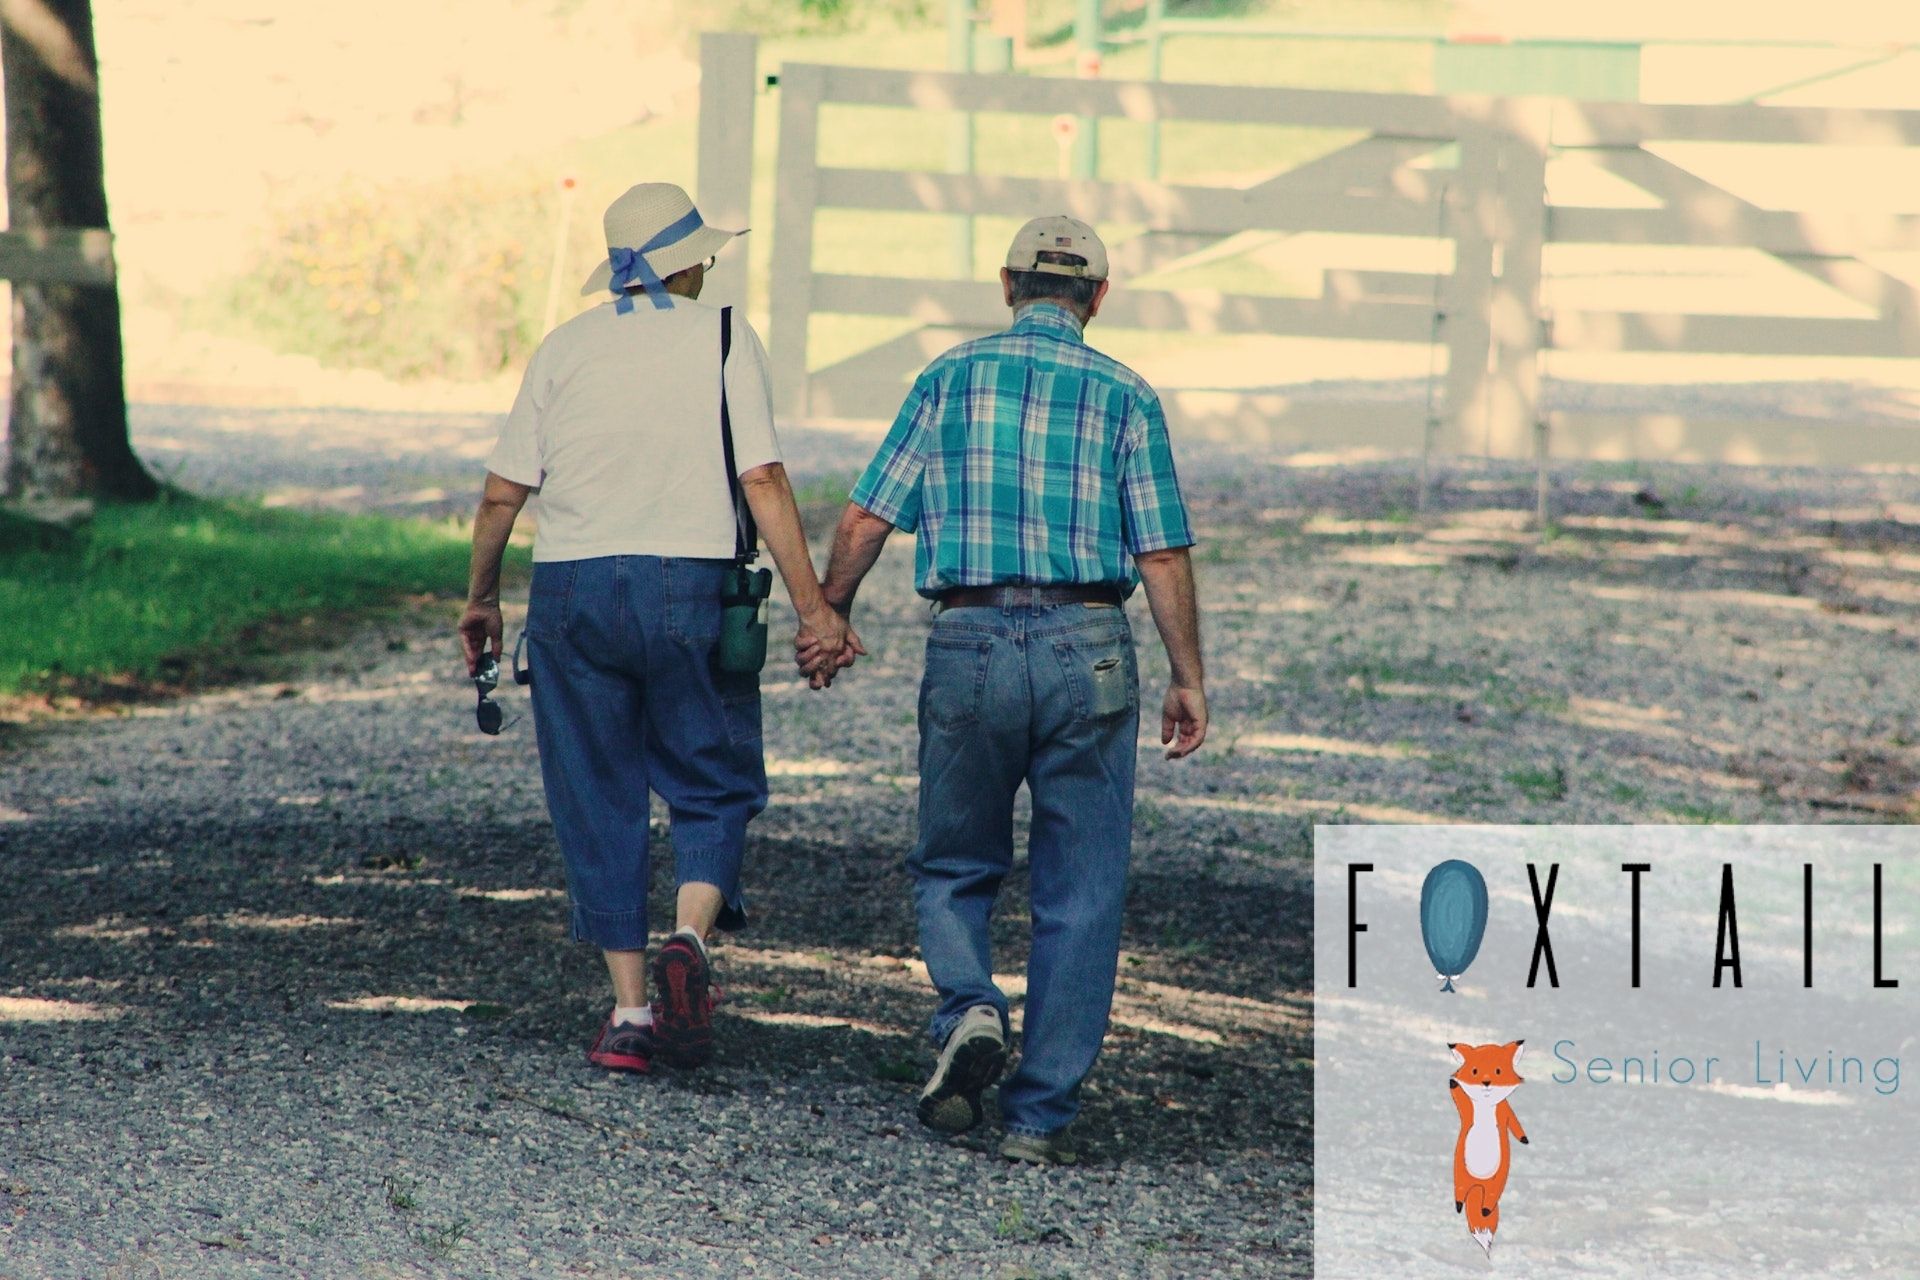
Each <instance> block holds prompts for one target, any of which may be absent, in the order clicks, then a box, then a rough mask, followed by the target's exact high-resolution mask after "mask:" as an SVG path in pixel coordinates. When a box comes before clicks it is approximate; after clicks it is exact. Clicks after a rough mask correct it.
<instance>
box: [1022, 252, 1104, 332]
mask: <svg viewBox="0 0 1920 1280" xmlns="http://www.w3.org/2000/svg"><path fill="white" fill-rule="evenodd" d="M1037 260H1038V261H1040V262H1046V263H1051V264H1053V265H1054V266H1059V267H1084V266H1086V265H1087V260H1086V259H1085V258H1083V257H1081V256H1080V255H1079V254H1077V253H1057V252H1055V251H1054V250H1051V249H1043V250H1041V251H1040V253H1039V254H1038V255H1037ZM1011 274H1012V276H1013V305H1014V306H1016V307H1017V306H1020V305H1021V304H1023V303H1028V302H1064V303H1066V304H1067V305H1068V306H1069V307H1072V308H1073V309H1074V310H1075V311H1077V312H1079V313H1080V314H1081V315H1082V316H1084V315H1086V313H1087V312H1088V311H1089V310H1091V309H1092V307H1093V295H1094V294H1096V293H1098V292H1100V284H1101V282H1100V281H1098V280H1089V279H1087V278H1086V277H1085V276H1057V275H1054V274H1053V273H1052V272H1050V271H1015V272H1012V273H1011Z"/></svg>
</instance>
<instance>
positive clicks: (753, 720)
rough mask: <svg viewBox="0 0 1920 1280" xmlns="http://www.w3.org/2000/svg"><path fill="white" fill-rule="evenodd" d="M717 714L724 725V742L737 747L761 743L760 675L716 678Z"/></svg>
mask: <svg viewBox="0 0 1920 1280" xmlns="http://www.w3.org/2000/svg"><path fill="white" fill-rule="evenodd" d="M714 686H715V687H716V688H717V689H719V691H720V714H721V717H722V718H723V719H724V720H725V721H726V723H727V741H729V742H731V743H732V744H733V745H734V746H736V747H744V746H746V745H747V744H749V743H754V742H758V741H760V733H761V723H760V675H759V673H758V672H754V673H752V674H749V675H736V674H732V673H727V674H716V675H715V676H714Z"/></svg>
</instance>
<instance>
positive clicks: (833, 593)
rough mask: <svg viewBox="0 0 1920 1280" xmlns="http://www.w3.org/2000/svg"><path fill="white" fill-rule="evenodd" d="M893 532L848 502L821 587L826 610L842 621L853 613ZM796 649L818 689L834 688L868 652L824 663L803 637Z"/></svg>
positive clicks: (849, 653)
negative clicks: (838, 676) (856, 599)
mask: <svg viewBox="0 0 1920 1280" xmlns="http://www.w3.org/2000/svg"><path fill="white" fill-rule="evenodd" d="M893 529H894V526H893V525H891V524H889V523H888V522H887V521H885V520H882V519H881V518H880V517H879V516H876V515H874V514H873V513H872V512H871V511H868V510H867V509H866V508H865V507H862V506H860V505H859V504H858V503H853V502H849V503H848V504H847V509H846V510H845V511H843V512H841V514H840V523H839V525H838V526H837V527H836V528H835V529H834V531H833V553H832V555H831V556H829V557H828V559H827V576H826V577H825V578H824V579H823V580H822V582H821V586H820V590H821V592H822V594H823V595H824V596H825V597H826V602H827V606H828V607H829V608H831V609H833V610H834V611H835V612H836V613H838V614H839V615H840V616H841V617H843V618H844V617H846V616H848V615H849V614H850V613H851V612H852V610H853V597H854V594H855V593H856V592H858V591H859V590H860V582H861V580H862V579H864V578H865V577H866V576H867V570H869V569H871V568H873V564H874V561H876V560H878V559H879V558H880V548H881V547H882V546H883V545H884V544H885V543H886V541H887V535H888V534H890V533H892V532H893ZM793 647H794V650H795V652H794V658H793V660H794V663H795V664H796V665H797V666H799V668H800V669H801V670H802V671H804V672H806V673H807V674H808V675H809V676H811V677H812V683H813V687H814V688H816V689H818V688H821V687H822V686H824V685H827V684H831V683H832V682H833V677H834V674H835V673H836V672H838V671H840V670H841V669H842V668H845V667H850V666H852V665H853V659H854V655H855V653H858V654H861V655H863V656H864V655H865V653H866V650H865V649H849V650H848V651H846V652H844V653H842V654H841V655H840V657H839V658H838V659H837V660H836V661H834V662H831V663H828V662H823V661H822V656H821V653H820V649H819V647H818V646H817V645H812V644H809V643H807V642H806V638H805V637H804V636H803V637H800V638H797V639H796V640H795V641H794V642H793Z"/></svg>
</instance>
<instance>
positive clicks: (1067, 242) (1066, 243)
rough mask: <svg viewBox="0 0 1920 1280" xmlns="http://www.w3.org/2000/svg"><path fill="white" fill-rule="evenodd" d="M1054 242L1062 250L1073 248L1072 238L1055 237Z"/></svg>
mask: <svg viewBox="0 0 1920 1280" xmlns="http://www.w3.org/2000/svg"><path fill="white" fill-rule="evenodd" d="M1053 242H1054V244H1056V245H1058V246H1059V247H1060V248H1062V249H1070V248H1072V247H1073V237H1072V236H1055V237H1054V238H1053Z"/></svg>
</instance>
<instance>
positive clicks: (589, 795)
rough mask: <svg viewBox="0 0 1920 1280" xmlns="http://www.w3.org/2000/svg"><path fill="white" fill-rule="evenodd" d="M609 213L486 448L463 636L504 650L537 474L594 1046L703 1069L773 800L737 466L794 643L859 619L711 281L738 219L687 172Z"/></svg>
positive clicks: (570, 849)
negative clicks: (503, 601)
mask: <svg viewBox="0 0 1920 1280" xmlns="http://www.w3.org/2000/svg"><path fill="white" fill-rule="evenodd" d="M605 225H606V233H607V251H608V260H607V262H605V263H603V264H601V266H600V268H599V270H598V271H597V272H596V273H595V276H594V278H593V279H592V280H590V281H589V282H588V287H587V289H586V290H583V292H591V291H601V290H604V291H607V292H609V293H610V294H611V296H610V297H609V299H608V301H607V303H606V304H605V305H603V306H600V307H596V308H593V309H591V310H589V311H587V312H585V313H583V314H582V315H580V316H578V317H576V318H574V319H572V320H569V321H568V322H566V323H565V324H563V325H561V326H560V327H559V328H557V329H555V330H554V331H553V332H552V333H551V334H549V335H548V336H547V339H546V341H545V342H543V343H541V345H540V349H539V350H538V351H536V352H535V353H534V357H533V360H532V362H531V363H530V364H529V366H528V368H527V373H526V378H525V381H524V382H523V383H522V384H521V387H520V394H519V396H518V398H517V399H516V400H515V401H514V405H513V410H512V412H511V413H510V414H509V415H508V417H507V421H506V424H505V426H503V427H502V429H501V432H500V440H499V443H498V444H497V445H496V446H495V448H494V450H493V453H492V455H491V456H490V457H489V458H488V461H487V470H488V475H487V479H486V489H485V492H484V494H483V496H482V498H481V501H480V509H479V513H478V515H477V516H476V518H475V521H474V531H473V567H472V574H471V580H470V583H469V587H468V599H467V607H466V612H465V614H464V615H463V616H462V618H461V619H460V639H461V644H462V647H463V648H464V650H465V653H466V659H467V666H468V670H469V671H475V670H477V669H478V667H479V664H480V662H481V660H482V657H483V655H484V654H486V653H488V652H491V654H492V655H493V657H494V658H495V660H496V661H497V660H498V658H499V655H500V652H501V620H500V593H499V580H500V558H501V554H502V552H503V550H504V548H505V546H506V543H507V537H508V535H509V534H510V533H511V531H512V529H513V524H514V520H515V518H516V517H517V516H518V515H519V512H520V509H521V507H522V505H523V504H525V502H526V501H527V499H528V497H530V496H534V495H537V496H538V504H537V507H536V511H537V515H538V529H537V532H536V535H535V540H534V550H533V560H534V572H533V589H532V594H531V599H530V602H529V605H528V609H527V627H526V640H527V646H528V655H529V656H528V666H529V668H530V670H531V672H532V676H533V712H534V719H535V724H536V727H537V729H538V734H539V745H540V768H541V774H542V777H543V779H544V781H545V784H546V795H547V808H548V812H549V813H550V814H551V815H552V818H553V825H554V831H555V834H556V836H557V837H558V840H559V844H560V851H561V854H562V856H563V857H564V859H565V861H566V871H567V890H568V895H569V897H570V898H571V900H572V918H573V919H572V924H573V936H574V938H575V940H576V941H583V942H591V943H593V944H594V945H596V946H598V947H599V948H600V949H601V951H602V953H603V954H604V955H605V957H606V963H607V972H608V974H609V975H610V976H611V978H612V980H613V1011H612V1012H611V1013H610V1014H609V1015H608V1017H607V1019H606V1021H605V1023H604V1024H603V1025H602V1026H601V1028H600V1031H599V1034H598V1035H597V1036H596V1037H595V1039H594V1042H593V1046H592V1048H591V1049H590V1050H589V1051H588V1055H587V1056H588V1059H589V1060H590V1061H591V1062H593V1063H594V1064H596V1065H598V1066H601V1067H606V1068H609V1069H611V1070H620V1071H646V1070H648V1069H649V1068H650V1066H651V1063H652V1060H653V1059H654V1058H655V1057H659V1058H660V1059H661V1060H662V1061H664V1062H666V1063H667V1064H668V1065H671V1066H698V1065H700V1064H701V1063H703V1062H705V1061H706V1060H707V1059H708V1057H709V1056H710V1054H711V1051H712V1022H711V1005H712V998H711V994H710V979H709V969H708V963H707V954H706V940H707V937H708V935H709V934H710V933H711V932H712V930H713V929H714V928H715V927H716V926H718V927H721V928H737V927H738V926H739V925H740V924H741V923H742V922H743V921H744V918H745V917H744V914H743V909H742V903H741V896H740V862H741V852H742V848H743V845H744V843H745V838H746V827H747V822H748V820H749V819H751V818H752V817H753V816H754V815H755V814H757V813H759V812H760V810H761V809H762V808H764V807H765V805H766V801H767V781H766V769H765V764H764V761H763V758H762V753H761V742H760V688H759V677H758V674H757V673H754V674H728V673H727V672H726V671H724V670H722V669H720V668H721V666H722V665H723V664H717V663H716V662H715V661H714V656H715V649H716V646H717V644H718V639H719V635H720V630H721V591H722V586H723V582H724V581H725V579H726V578H727V575H728V573H729V571H730V570H731V569H732V568H733V566H734V564H735V559H736V552H737V551H739V550H741V549H742V548H743V546H744V543H743V542H742V541H741V539H742V537H743V526H744V525H745V522H744V520H742V519H740V518H738V517H739V513H738V510H737V507H736V505H735V501H734V493H733V487H732V485H731V483H730V478H729V468H730V467H731V470H732V474H734V475H737V476H738V483H739V489H740V491H741V492H742V493H743V494H744V498H745V504H746V506H747V508H748V509H749V510H750V511H751V514H752V517H753V520H754V522H755V523H757V525H758V528H759V532H760V535H761V536H762V537H763V538H764V539H765V542H766V546H767V550H768V551H769V552H770V553H771V554H772V557H773V562H774V565H775V567H777V568H778V569H779V571H780V576H781V577H782V579H784V581H785V583H786V587H787V594H788V597H789V599H791V601H792V602H793V606H794V608H795V610H796V612H797V613H798V615H799V631H798V636H797V638H796V643H797V644H798V645H801V646H806V647H807V649H808V651H809V653H812V652H813V651H814V646H816V645H817V646H818V651H819V653H820V654H822V655H827V656H824V657H821V658H820V659H819V660H818V661H817V662H816V663H814V664H813V669H814V670H815V671H817V672H819V673H820V674H819V675H817V676H816V677H815V679H814V681H813V683H814V684H815V686H816V687H819V686H820V685H822V684H824V683H825V682H826V681H827V680H829V679H831V676H832V674H833V672H834V671H835V670H836V669H837V668H838V666H840V665H844V663H845V662H846V661H848V660H850V659H851V657H852V654H853V653H854V652H857V651H858V650H857V645H858V640H857V638H856V637H854V636H853V635H852V633H851V632H850V631H849V630H848V628H847V625H846V622H845V620H844V619H843V618H842V617H841V616H840V615H839V614H837V613H836V612H834V610H832V609H830V608H828V607H827V605H826V603H825V601H824V599H823V598H822V596H821V593H820V585H819V581H818V579H817V578H816V577H815V575H814V569H813V563H812V561H811V559H810V558H809V556H808V552H807V543H806V535H805V532H804V531H803V529H802V528H801V524H800V513H799V510H798V508H797V507H796V506H795V505H794V499H793V491H792V489H791V488H790V487H789V485H788V483H787V478H786V472H785V470H784V469H783V468H782V466H781V463H780V450H779V444H778V442H777V441H776V439H775V438H774V430H773V413H772V404H771V397H770V396H769V394H768V389H767V370H766V351H765V349H764V348H763V347H762V346H761V344H760V340H759V338H758V337H757V336H756V335H755V334H754V332H753V330H752V329H751V328H750V327H749V326H748V325H747V323H746V321H745V319H744V318H742V317H739V316H731V317H730V320H731V324H730V332H728V333H724V334H723V320H726V319H728V317H727V316H724V315H723V313H722V311H720V310H719V309H716V308H714V307H710V306H703V305H701V304H700V303H699V302H698V301H697V299H698V298H699V296H700V288H701V285H702V283H703V281H704V279H705V275H706V271H707V268H708V267H709V266H710V265H711V263H712V261H713V255H714V254H716V253H717V252H719V250H720V249H721V248H722V247H724V246H725V245H726V244H727V243H728V242H729V241H731V240H732V239H733V237H734V236H736V235H739V234H741V233H739V232H734V231H720V230H716V229H714V228H712V227H708V226H706V225H705V224H704V223H703V222H702V221H701V219H700V214H699V212H698V211H697V210H696V209H695V208H694V207H693V202H692V201H691V200H690V199H688V197H687V194H686V192H685V191H683V190H681V189H680V188H679V187H677V186H674V185H672V184H671V183H644V184H642V185H640V186H636V187H634V188H632V189H631V190H629V191H628V192H627V193H626V194H624V195H622V196H621V197H620V198H619V199H618V200H615V201H614V202H613V204H612V205H611V206H609V207H608V209H607V213H606V219H605ZM723 346H724V348H725V350H726V353H727V354H726V355H725V357H724V360H723V355H722V351H723ZM723 387H724V396H723ZM723 413H724V414H725V416H726V418H727V420H728V422H729V423H730V428H731V433H730V434H731V441H730V447H729V443H728V442H725V441H723V432H722V418H723ZM735 665H737V664H735ZM649 791H655V792H658V793H659V794H660V796H661V797H662V798H663V799H664V800H665V801H666V802H667V806H668V809H669V812H670V814H671V816H672V830H673V852H674V860H675V871H676V882H677V884H678V886H679V898H678V904H677V910H676V917H675V925H676V930H675V932H674V933H673V935H672V936H671V937H670V938H668V939H667V941H666V942H665V943H664V944H663V945H662V946H661V947H660V949H659V952H658V954H657V955H656V956H655V958H654V961H653V965H652V977H653V986H654V1001H653V1002H652V1003H651V1004H649V1001H648V995H647V978H648V966H647V964H646V948H647V882H648V811H649V807H650V801H649V795H648V793H649Z"/></svg>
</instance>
